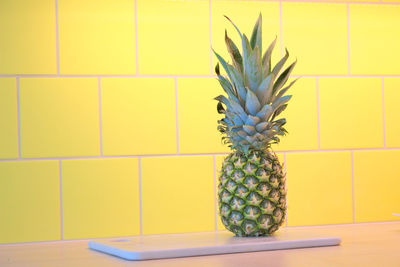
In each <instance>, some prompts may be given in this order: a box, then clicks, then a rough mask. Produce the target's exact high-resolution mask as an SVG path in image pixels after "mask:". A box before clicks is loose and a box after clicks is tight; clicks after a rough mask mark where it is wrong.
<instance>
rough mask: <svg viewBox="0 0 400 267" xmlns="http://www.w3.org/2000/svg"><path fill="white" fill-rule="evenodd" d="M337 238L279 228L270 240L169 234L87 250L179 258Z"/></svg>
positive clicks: (133, 257) (328, 242) (129, 257)
mask: <svg viewBox="0 0 400 267" xmlns="http://www.w3.org/2000/svg"><path fill="white" fill-rule="evenodd" d="M340 242H341V240H340V238H338V237H328V236H321V235H315V234H313V232H312V229H310V230H309V232H304V231H302V232H301V233H296V232H290V231H287V230H286V229H281V230H279V231H278V232H276V233H275V234H274V235H273V236H271V237H247V238H244V237H234V236H233V234H232V233H229V232H225V231H224V232H208V233H192V234H168V235H152V236H136V237H131V238H123V239H121V238H119V239H115V238H114V239H103V240H94V241H90V242H89V248H91V249H93V250H97V251H100V252H103V253H107V254H110V255H114V256H118V257H121V258H123V259H126V260H150V259H163V258H179V257H190V256H203V255H215V254H227V253H240V252H254V251H265V250H278V249H293V248H309V247H323V246H335V245H339V244H340Z"/></svg>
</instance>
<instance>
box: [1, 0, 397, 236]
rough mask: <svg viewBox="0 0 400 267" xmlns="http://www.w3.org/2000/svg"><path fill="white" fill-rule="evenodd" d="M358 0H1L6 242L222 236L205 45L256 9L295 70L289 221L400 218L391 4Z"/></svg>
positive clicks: (212, 84)
mask: <svg viewBox="0 0 400 267" xmlns="http://www.w3.org/2000/svg"><path fill="white" fill-rule="evenodd" d="M356 2H358V0H356V1H336V0H333V1H325V0H317V1H312V3H311V1H310V3H307V1H306V2H301V3H300V2H290V1H275V0H272V1H247V0H237V1H228V0H211V1H207V0H182V1H168V0H117V1H103V0H101V1H94V0H91V1H83V2H82V1H78V0H73V1H67V0H58V1H50V0H40V1H27V0H17V1H11V0H6V1H0V32H1V33H2V34H1V36H0V62H1V63H0V193H1V194H0V214H6V218H7V219H6V220H0V243H15V242H31V241H46V240H60V239H75V238H95V237H106V236H109V237H111V236H115V237H116V236H123V235H140V234H143V235H147V234H160V233H183V232H197V231H214V230H223V226H222V225H221V223H220V222H219V218H218V215H217V207H216V196H215V192H216V189H215V186H217V184H218V171H219V169H220V166H221V162H222V160H223V158H224V157H225V156H226V155H227V154H228V153H229V149H228V148H227V147H226V146H224V145H222V144H221V142H220V141H221V140H220V138H221V135H220V134H219V132H218V131H217V129H216V126H217V123H216V120H217V119H218V118H219V117H220V116H219V115H218V114H217V112H216V104H217V103H216V101H215V100H213V98H214V97H216V96H217V95H219V94H221V93H222V92H223V90H222V88H220V86H219V84H218V82H217V81H216V79H215V78H216V77H215V76H214V75H215V74H214V66H215V64H216V62H217V60H216V58H215V57H214V56H213V55H212V51H211V47H213V48H215V50H216V51H218V52H220V53H221V54H222V55H223V56H224V57H227V53H226V51H225V50H226V48H225V44H224V30H225V29H227V31H228V35H229V36H230V37H231V38H232V39H233V40H234V41H235V42H236V44H237V45H238V47H240V46H241V44H240V42H239V40H238V36H237V33H236V32H235V30H234V28H233V27H232V25H231V24H230V23H229V22H228V21H227V20H226V19H225V18H224V17H223V15H227V16H229V17H230V18H231V19H232V20H233V21H234V22H235V23H236V24H237V26H238V27H239V28H240V29H241V30H242V31H245V32H246V33H247V36H248V37H250V35H251V31H252V27H253V25H254V23H255V21H256V19H257V16H258V14H259V13H260V12H261V13H262V15H263V47H264V49H265V48H266V47H267V46H268V45H269V44H270V43H271V42H272V40H273V39H274V38H275V36H277V44H276V47H275V50H274V54H273V57H272V58H273V62H274V63H276V62H277V61H278V60H279V58H280V56H281V52H282V50H283V49H284V48H285V47H287V48H288V50H289V52H290V55H291V56H290V59H289V62H292V61H294V60H295V59H296V58H297V59H298V65H297V66H296V68H295V71H294V73H293V74H292V77H291V78H290V79H295V78H298V77H301V78H300V80H299V81H298V82H297V84H296V85H294V86H293V87H292V88H291V89H290V91H289V92H290V93H291V94H293V99H292V100H291V101H290V103H289V107H288V109H287V110H285V112H284V113H282V117H286V118H287V121H288V122H287V130H288V131H289V134H288V135H287V136H286V137H283V138H282V142H281V144H280V145H278V146H273V149H274V150H276V151H277V152H279V153H278V155H279V156H280V158H281V160H282V161H284V162H285V163H286V164H285V165H286V168H287V173H288V176H287V177H288V178H287V183H288V186H287V187H288V201H289V203H288V209H289V210H288V220H287V223H288V226H300V225H318V224H337V223H353V222H373V221H391V220H395V219H396V218H395V217H394V216H392V215H391V213H393V212H398V210H400V207H399V205H398V204H397V203H399V202H400V201H399V199H398V196H397V195H398V194H397V195H396V191H395V189H396V188H398V187H399V184H398V180H399V179H398V176H399V175H398V173H400V170H398V169H397V167H396V166H397V165H398V164H397V162H398V161H399V159H400V154H399V151H400V128H399V125H400V121H399V118H400V109H399V107H398V106H399V105H398V103H399V98H400V95H399V92H400V91H399V88H400V82H399V80H400V69H399V67H398V64H397V62H399V61H400V52H399V49H398V47H400V39H399V36H400V34H399V33H400V32H399V28H400V27H399V26H400V5H399V3H400V2H399V1H398V0H383V1H378V0H367V1H361V0H360V3H356ZM229 61H230V60H229ZM285 159H286V160H285ZM377 166H378V167H377ZM377 177H384V180H379V182H376V179H377ZM322 178H323V179H322ZM60 181H61V184H60ZM116 181H117V182H116ZM338 196H340V197H338ZM371 196H373V198H371ZM332 211H333V212H332ZM39 212H40V215H41V216H38V214H39ZM27 221H29V222H32V223H30V224H29V225H28V224H26V222H27ZM160 222H162V223H160Z"/></svg>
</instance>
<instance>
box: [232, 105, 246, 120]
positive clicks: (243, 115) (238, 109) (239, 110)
mask: <svg viewBox="0 0 400 267" xmlns="http://www.w3.org/2000/svg"><path fill="white" fill-rule="evenodd" d="M231 108H232V110H231V111H232V112H233V113H235V114H237V115H238V116H239V117H240V119H241V120H242V121H243V122H245V121H246V119H247V114H246V112H245V111H244V109H243V108H242V106H241V105H240V104H238V103H236V102H231Z"/></svg>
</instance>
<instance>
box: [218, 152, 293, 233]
mask: <svg viewBox="0 0 400 267" xmlns="http://www.w3.org/2000/svg"><path fill="white" fill-rule="evenodd" d="M285 176H286V175H285V173H284V171H283V165H282V164H281V163H280V162H279V159H278V157H277V156H276V154H275V153H273V152H271V151H250V152H248V153H247V154H245V153H241V152H233V153H231V154H229V155H228V156H227V157H226V158H225V160H224V162H223V164H222V169H221V172H220V175H219V185H218V204H219V205H218V206H219V213H220V216H221V221H222V223H223V224H224V226H225V227H226V229H228V230H229V231H231V232H233V233H234V234H235V235H236V236H268V235H271V234H272V233H274V232H275V231H276V230H278V228H279V226H281V225H282V224H283V222H284V220H285V215H286V180H285V179H286V178H285Z"/></svg>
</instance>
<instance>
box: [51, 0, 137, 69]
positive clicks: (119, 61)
mask: <svg viewBox="0 0 400 267" xmlns="http://www.w3.org/2000/svg"><path fill="white" fill-rule="evenodd" d="M134 4H135V3H134V1H129V0H117V1H106V0H100V1H99V0H90V1H79V0H72V1H71V0H60V1H58V26H59V32H60V34H59V42H60V51H59V53H60V73H61V74H83V75H84V74H93V75H98V74H108V75H112V74H118V75H121V74H131V75H132V74H136V55H135V49H134V47H135V17H134V12H133V11H134V9H135V5H134Z"/></svg>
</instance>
